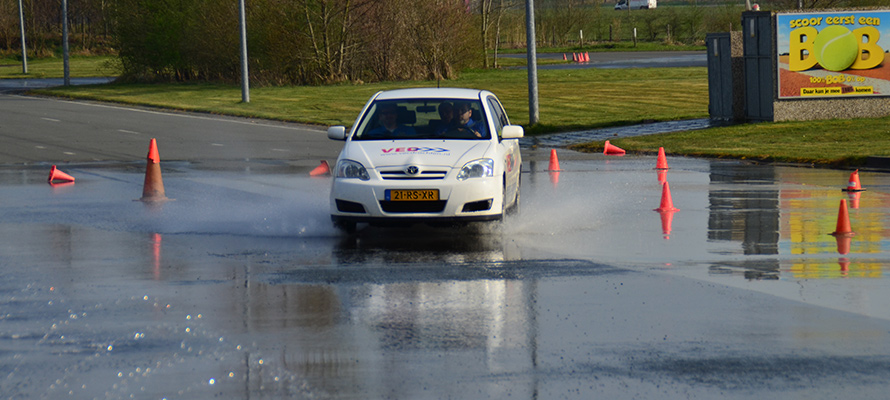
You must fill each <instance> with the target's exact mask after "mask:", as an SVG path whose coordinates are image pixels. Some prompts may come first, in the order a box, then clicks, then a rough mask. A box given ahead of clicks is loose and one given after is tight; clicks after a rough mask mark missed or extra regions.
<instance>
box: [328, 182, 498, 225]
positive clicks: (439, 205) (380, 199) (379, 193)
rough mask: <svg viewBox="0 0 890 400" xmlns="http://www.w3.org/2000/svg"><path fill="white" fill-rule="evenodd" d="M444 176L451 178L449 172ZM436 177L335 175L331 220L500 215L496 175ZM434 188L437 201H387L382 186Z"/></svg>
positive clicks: (402, 220)
mask: <svg viewBox="0 0 890 400" xmlns="http://www.w3.org/2000/svg"><path fill="white" fill-rule="evenodd" d="M448 178H451V177H450V176H449V177H448ZM448 178H446V179H436V180H421V179H416V180H415V179H410V180H379V179H372V180H370V181H362V180H359V179H343V178H335V179H334V183H333V186H332V187H331V197H330V206H331V219H332V220H333V221H334V222H338V221H349V222H369V223H386V222H395V223H408V222H411V223H414V222H417V223H421V222H443V223H448V222H471V221H492V220H498V219H501V217H502V214H503V212H502V211H503V182H502V181H501V179H500V178H498V177H485V178H470V179H467V180H465V181H457V180H456V179H453V178H451V179H448ZM388 189H389V190H394V189H437V190H438V191H439V200H438V201H391V200H387V198H386V190H388Z"/></svg>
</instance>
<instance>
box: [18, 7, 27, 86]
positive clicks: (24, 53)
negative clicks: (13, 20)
mask: <svg viewBox="0 0 890 400" xmlns="http://www.w3.org/2000/svg"><path fill="white" fill-rule="evenodd" d="M19 26H21V27H22V73H23V74H25V75H28V47H27V46H25V13H24V11H23V10H22V0H19Z"/></svg>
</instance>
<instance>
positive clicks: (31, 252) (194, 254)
mask: <svg viewBox="0 0 890 400" xmlns="http://www.w3.org/2000/svg"><path fill="white" fill-rule="evenodd" d="M0 104H3V107H0V115H2V120H3V121H4V124H3V125H0V137H2V141H3V143H4V150H3V151H2V152H0V237H2V238H3V241H2V244H0V274H2V279H0V371H2V372H3V373H2V374H0V393H3V394H4V397H10V398H168V399H174V398H189V399H203V398H231V399H241V398H269V399H273V398H283V397H288V398H316V399H317V398H323V399H327V398H330V399H440V398H496V399H500V398H527V399H561V398H597V397H599V398H658V399H674V398H678V399H679V398H718V397H719V398H733V399H747V398H808V399H810V398H816V399H823V398H826V399H827V398H838V397H847V398H883V396H885V393H886V392H887V389H888V386H890V384H888V382H890V380H888V378H890V348H888V347H890V341H888V339H890V311H887V310H888V308H887V307H886V304H887V302H888V300H890V299H888V295H887V293H888V290H887V289H888V280H887V279H886V270H887V267H886V265H887V259H888V258H887V251H886V249H885V246H886V239H885V236H886V232H888V231H890V229H887V228H888V227H890V221H888V218H887V215H888V213H887V206H886V204H887V200H888V199H890V195H888V191H890V178H888V177H887V176H886V174H883V173H875V172H868V171H863V172H862V174H861V176H862V184H863V186H864V187H866V188H867V189H868V190H867V191H866V192H863V193H861V194H860V195H859V196H858V197H856V196H852V197H851V196H848V195H847V194H846V193H843V192H841V191H840V188H842V187H844V186H845V183H846V181H847V178H848V175H849V173H850V171H836V170H821V169H809V168H795V167H787V166H775V165H766V166H758V165H752V164H745V163H739V162H735V161H719V160H700V159H688V158H682V157H668V162H669V164H670V170H668V171H667V172H666V173H664V174H659V173H658V172H656V171H655V170H653V167H654V165H655V160H654V157H651V156H625V157H609V156H604V155H600V154H592V155H591V154H579V153H573V152H569V151H565V150H560V152H559V154H560V156H561V157H560V161H561V169H562V170H563V171H562V172H560V173H559V174H551V173H549V172H547V171H546V168H547V164H548V161H549V160H548V156H549V149H548V148H546V147H542V146H540V145H539V146H538V147H537V148H535V149H532V147H528V146H527V147H526V149H525V151H524V160H523V161H524V163H523V178H522V179H523V189H522V190H523V195H522V211H521V213H520V215H519V216H518V217H517V218H515V219H511V220H508V221H506V222H505V223H504V224H503V225H502V226H500V227H481V228H471V229H444V230H443V229H432V228H415V229H380V228H370V227H369V228H365V229H362V230H360V231H359V232H358V234H357V235H355V236H344V235H342V234H340V233H338V232H337V231H335V230H334V229H333V228H332V227H331V226H330V221H329V220H328V215H327V190H328V186H329V184H330V182H329V180H328V179H329V178H310V177H309V176H308V171H309V170H310V169H311V168H312V167H313V166H315V165H316V164H317V163H318V160H319V159H328V160H333V158H334V157H335V156H336V153H337V150H338V148H337V147H338V146H339V143H338V142H333V141H329V140H328V139H326V138H325V135H324V132H323V131H321V130H320V129H316V128H312V127H304V126H299V125H291V124H267V123H264V122H262V121H244V120H233V119H225V118H214V117H208V116H203V115H197V116H196V115H191V114H180V113H160V112H154V111H152V112H145V110H136V111H134V110H129V109H126V108H121V107H105V106H100V105H94V104H88V103H86V104H84V103H74V102H59V101H55V100H44V99H31V98H23V97H16V96H0ZM162 135H163V136H162ZM156 136H157V137H159V139H158V143H159V150H160V155H161V159H162V166H163V172H164V182H165V185H166V191H167V195H168V196H169V197H171V198H174V199H175V201H171V202H168V203H165V204H163V205H161V206H157V207H146V205H144V204H143V203H141V202H136V201H133V200H134V199H136V198H138V197H139V196H140V194H141V185H142V180H143V173H144V158H145V153H146V151H147V145H148V139H150V138H151V137H156ZM69 153H71V154H69ZM51 164H58V165H59V166H60V168H62V169H63V170H64V171H66V172H67V173H69V174H71V175H73V176H75V177H76V179H77V181H76V183H75V184H73V185H63V186H50V185H47V183H46V175H47V172H48V167H49V165H51ZM661 180H666V181H668V182H669V185H670V186H669V189H670V191H671V193H672V196H671V197H672V202H673V204H674V205H675V206H676V207H677V208H679V209H680V210H679V211H677V212H676V213H672V214H670V215H664V214H662V213H658V212H655V211H653V209H654V208H658V207H659V205H660V202H661V201H662V200H663V198H664V189H663V186H662V184H661V183H660V181H661ZM841 199H843V200H845V201H849V204H850V205H851V208H850V217H851V219H852V225H853V227H854V230H856V232H857V235H856V236H854V237H853V238H851V239H850V240H849V241H847V242H845V241H844V240H836V239H835V238H834V237H832V236H830V235H828V233H830V232H831V231H833V230H834V228H835V223H836V217H837V213H838V201H839V200H841Z"/></svg>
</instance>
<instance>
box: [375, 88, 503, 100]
mask: <svg viewBox="0 0 890 400" xmlns="http://www.w3.org/2000/svg"><path fill="white" fill-rule="evenodd" d="M490 93H491V92H488V91H487V90H479V89H465V88H412V89H396V90H388V91H385V92H380V93H379V94H378V95H377V97H376V99H377V100H396V99H413V98H444V99H473V100H478V99H479V98H480V97H482V96H483V95H485V94H490Z"/></svg>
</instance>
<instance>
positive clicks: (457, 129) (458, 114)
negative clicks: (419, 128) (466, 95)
mask: <svg viewBox="0 0 890 400" xmlns="http://www.w3.org/2000/svg"><path fill="white" fill-rule="evenodd" d="M446 132H448V134H449V135H450V134H452V133H457V134H458V136H460V137H469V138H484V137H487V136H488V135H487V134H486V132H485V123H483V122H482V121H474V120H473V109H472V108H470V103H466V102H464V103H456V104H455V105H454V120H453V121H452V123H451V125H450V126H448V127H443V128H440V130H439V131H438V132H437V133H439V134H443V133H446Z"/></svg>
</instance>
